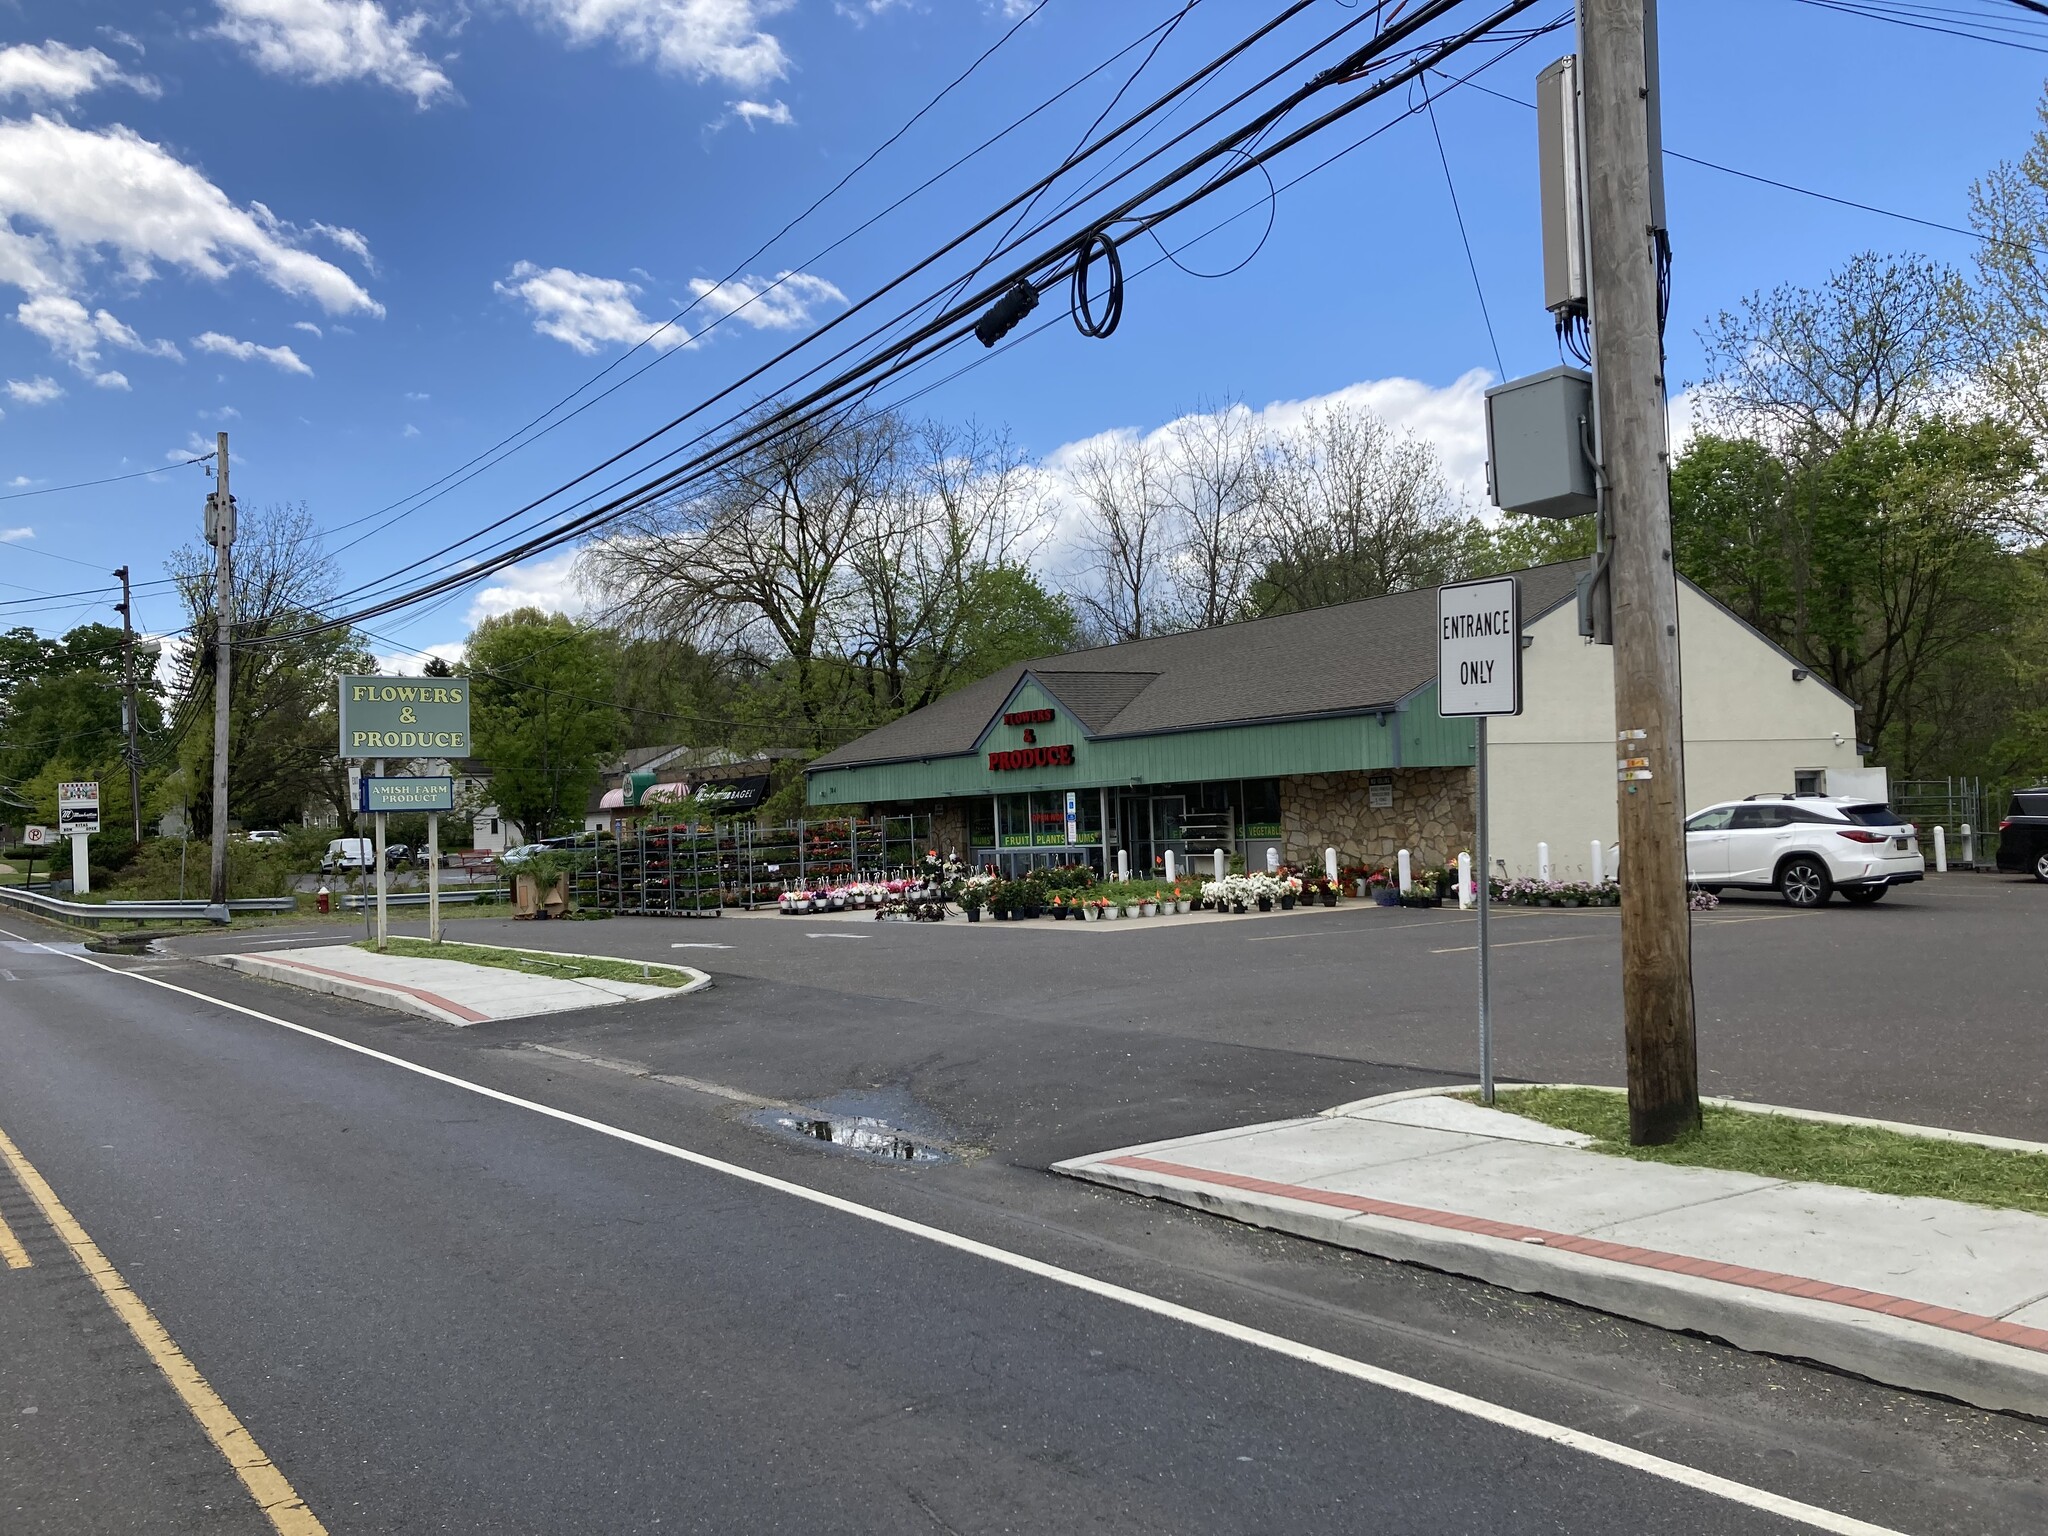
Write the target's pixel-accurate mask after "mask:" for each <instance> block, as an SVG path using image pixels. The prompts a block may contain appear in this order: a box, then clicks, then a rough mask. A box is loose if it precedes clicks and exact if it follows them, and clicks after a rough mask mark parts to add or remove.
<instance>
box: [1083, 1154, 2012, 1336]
mask: <svg viewBox="0 0 2048 1536" xmlns="http://www.w3.org/2000/svg"><path fill="white" fill-rule="evenodd" d="M1101 1166H1103V1167H1105V1168H1136V1169H1139V1170H1141V1171H1143V1172H1146V1173H1163V1174H1168V1175H1170V1176H1172V1177H1173V1178H1176V1179H1190V1180H1192V1181H1194V1182H1195V1183H1198V1184H1221V1185H1224V1186H1225V1187H1227V1188H1230V1189H1242V1190H1245V1191H1247V1192H1248V1193H1251V1194H1259V1195H1278V1196H1281V1197H1282V1198H1284V1199H1288V1200H1300V1201H1304V1202H1306V1203H1308V1204H1310V1205H1330V1206H1335V1207H1337V1208H1338V1209H1339V1210H1345V1211H1356V1212H1358V1213H1359V1214H1361V1215H1365V1216H1383V1217H1386V1218H1387V1219H1389V1220H1392V1221H1412V1222H1415V1223H1416V1224H1418V1225H1420V1226H1425V1227H1445V1228H1448V1229H1450V1230H1451V1231H1454V1232H1473V1233H1477V1234H1479V1235H1480V1236H1482V1237H1499V1238H1505V1239H1507V1240H1508V1241H1509V1242H1518V1243H1529V1244H1531V1245H1532V1246H1535V1245H1540V1246H1542V1247H1545V1248H1556V1249H1560V1250H1561V1251H1563V1252H1565V1253H1579V1254H1584V1255H1586V1256H1587V1257H1588V1258H1594V1259H1607V1260H1609V1261H1611V1262H1613V1263H1616V1264H1634V1265H1637V1266H1638V1267H1640V1268H1644V1269H1665V1270H1670V1271H1672V1272H1674V1273H1676V1274H1682V1275H1695V1276H1698V1277H1700V1278H1702V1279H1707V1280H1718V1281H1720V1282H1721V1283H1722V1284H1724V1285H1741V1286H1747V1287H1748V1288H1749V1289H1751V1290H1755V1291H1776V1292H1778V1293H1780V1294H1781V1295H1788V1296H1798V1297H1802V1298H1805V1299H1808V1300H1812V1301H1827V1302H1833V1303H1834V1304H1835V1305H1837V1306H1843V1307H1854V1308H1856V1309H1857V1310H1858V1311H1862V1312H1881V1313H1884V1314H1885V1315H1886V1316H1888V1317H1899V1318H1904V1319H1906V1320H1907V1321H1909V1322H1916V1323H1926V1324H1928V1325H1929V1326H1931V1327H1935V1328H1946V1329H1948V1330H1949V1331H1950V1332H1952V1333H1967V1334H1972V1335H1974V1336H1976V1337H1977V1338H1980V1339H1989V1340H1991V1341H1992V1342H1993V1343H1997V1344H2016V1345H2018V1346H2019V1347H2020V1348H2021V1349H2031V1350H2035V1351H2037V1352H2039V1353H2041V1354H2048V1328H2029V1327H2027V1326H2026V1325H2025V1324H2023V1323H2008V1322H2002V1321H2000V1320H1999V1319H1998V1318H1995V1317H1984V1316H1982V1315H1980V1314H1979V1313H1975V1312H1958V1311H1955V1310H1954V1309H1953V1308H1950V1307H1939V1306H1934V1305H1932V1304H1931V1303H1928V1302H1924V1301H1913V1300H1910V1299H1908V1298H1907V1297H1904V1296H1888V1295H1886V1294H1885V1293H1884V1292H1882V1291H1866V1290H1861V1289H1859V1288H1858V1287H1856V1286H1853V1285H1836V1284H1833V1283H1832V1282H1830V1281H1825V1280H1809V1279H1807V1278H1806V1277H1805V1276H1803V1275H1784V1274H1779V1273H1778V1272H1777V1271H1776V1270H1770V1269H1751V1268H1750V1267H1748V1266H1747V1265H1743V1264H1724V1263H1720V1262H1717V1261H1715V1260H1712V1259H1697V1258H1691V1257H1688V1256H1687V1255H1685V1254H1682V1253H1663V1252H1660V1251H1658V1250H1657V1249H1654V1248H1637V1247H1633V1246H1631V1245H1630V1244H1628V1243H1610V1242H1607V1241H1605V1240H1604V1239H1602V1238H1597V1237H1574V1236H1573V1235H1572V1234H1571V1233H1569V1232H1547V1231H1545V1230H1544V1229H1543V1228H1541V1227H1524V1226H1519V1225H1517V1224H1516V1223H1514V1222H1511V1221H1494V1220H1493V1219H1491V1218H1490V1217H1486V1216H1461V1215H1459V1214H1457V1213H1456V1212H1454V1211H1437V1210H1431V1209H1430V1208H1429V1207H1428V1206H1424V1205H1402V1204H1399V1203H1398V1202H1396V1201H1393V1200H1375V1199H1373V1198H1372V1197H1371V1196H1370V1195H1348V1194H1345V1193H1344V1192H1343V1191H1342V1190H1335V1189H1313V1188H1311V1187H1309V1186H1308V1185H1306V1184H1282V1183H1280V1182H1278V1181H1277V1180H1274V1179H1255V1178H1253V1177H1251V1176H1250V1175H1249V1174H1242V1173H1218V1172H1216V1171H1215V1170H1214V1169H1212V1168H1196V1167H1192V1166H1190V1165H1189V1164H1187V1163H1170V1162H1167V1161H1166V1160H1165V1159H1163V1158H1157V1157H1138V1156H1125V1157H1109V1158H1104V1159H1103V1160H1102V1164H1101Z"/></svg>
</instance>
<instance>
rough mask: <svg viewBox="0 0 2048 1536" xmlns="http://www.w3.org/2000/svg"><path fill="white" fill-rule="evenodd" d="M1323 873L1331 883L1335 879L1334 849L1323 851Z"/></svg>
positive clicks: (1335, 851) (1335, 861) (1335, 854)
mask: <svg viewBox="0 0 2048 1536" xmlns="http://www.w3.org/2000/svg"><path fill="white" fill-rule="evenodd" d="M1323 873H1324V874H1326V875H1328V876H1329V877H1330V879H1331V880H1333V881H1334V880H1335V879H1336V878H1337V850H1336V849H1334V848H1325V849H1324V850H1323Z"/></svg>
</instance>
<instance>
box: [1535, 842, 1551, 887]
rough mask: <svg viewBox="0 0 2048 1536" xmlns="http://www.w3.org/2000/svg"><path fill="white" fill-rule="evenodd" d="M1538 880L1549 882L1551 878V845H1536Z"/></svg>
mask: <svg viewBox="0 0 2048 1536" xmlns="http://www.w3.org/2000/svg"><path fill="white" fill-rule="evenodd" d="M1536 878H1537V879H1538V880H1548V879H1549V878H1550V844H1548V843H1538V844H1537V845H1536Z"/></svg>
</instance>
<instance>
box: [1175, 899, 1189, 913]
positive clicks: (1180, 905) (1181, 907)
mask: <svg viewBox="0 0 2048 1536" xmlns="http://www.w3.org/2000/svg"><path fill="white" fill-rule="evenodd" d="M1173 910H1174V911H1176V912H1178V913H1179V914H1180V915H1181V916H1182V917H1185V916H1187V913H1188V904H1187V903H1186V902H1184V901H1176V902H1175V903H1174V904H1173Z"/></svg>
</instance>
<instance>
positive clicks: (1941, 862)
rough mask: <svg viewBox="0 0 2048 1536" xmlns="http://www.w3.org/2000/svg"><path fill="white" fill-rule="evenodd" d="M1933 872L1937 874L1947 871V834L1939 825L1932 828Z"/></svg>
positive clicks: (1943, 873)
mask: <svg viewBox="0 0 2048 1536" xmlns="http://www.w3.org/2000/svg"><path fill="white" fill-rule="evenodd" d="M1934 872H1935V873H1936V874H1937V875H1945V874H1947V873H1948V834H1947V833H1946V832H1944V831H1942V829H1941V828H1940V827H1936V828H1935V829H1934Z"/></svg>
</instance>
